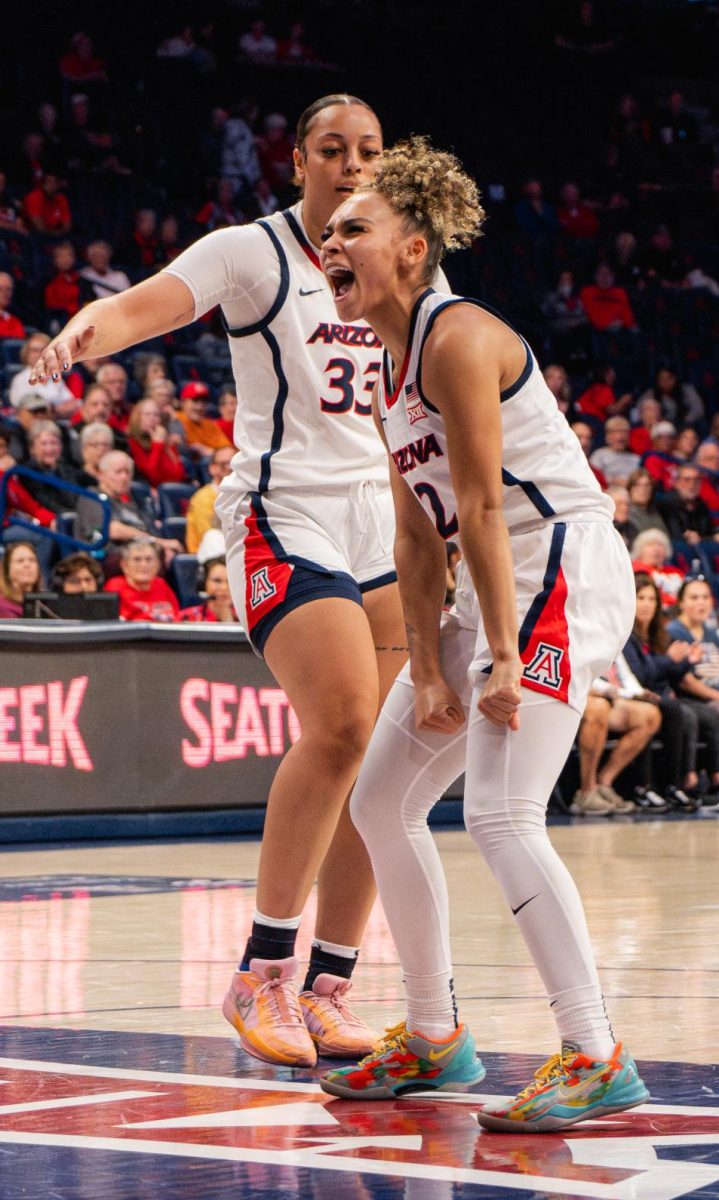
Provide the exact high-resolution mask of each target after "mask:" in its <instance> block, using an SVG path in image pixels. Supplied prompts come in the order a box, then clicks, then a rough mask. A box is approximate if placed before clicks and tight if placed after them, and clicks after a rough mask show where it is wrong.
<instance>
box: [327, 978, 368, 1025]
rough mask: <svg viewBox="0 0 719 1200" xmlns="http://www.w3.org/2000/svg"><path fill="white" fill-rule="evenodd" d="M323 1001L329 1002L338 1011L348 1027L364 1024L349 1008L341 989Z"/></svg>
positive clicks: (337, 989)
mask: <svg viewBox="0 0 719 1200" xmlns="http://www.w3.org/2000/svg"><path fill="white" fill-rule="evenodd" d="M322 999H323V1000H329V1002H330V1004H331V1005H332V1007H333V1008H336V1009H337V1011H338V1013H339V1014H340V1016H341V1017H343V1019H344V1020H345V1021H346V1022H347V1024H348V1025H361V1024H362V1022H361V1021H360V1019H359V1017H358V1016H356V1015H355V1013H353V1012H352V1009H351V1008H350V1007H349V1006H348V1004H347V1001H346V1000H345V998H344V992H343V991H341V990H340V988H338V987H337V988H335V990H334V991H333V992H330V994H329V996H323V997H322Z"/></svg>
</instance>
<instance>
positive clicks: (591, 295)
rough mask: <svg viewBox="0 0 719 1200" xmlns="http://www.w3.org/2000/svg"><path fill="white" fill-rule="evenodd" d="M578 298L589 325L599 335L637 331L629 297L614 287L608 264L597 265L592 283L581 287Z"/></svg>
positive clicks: (619, 288)
mask: <svg viewBox="0 0 719 1200" xmlns="http://www.w3.org/2000/svg"><path fill="white" fill-rule="evenodd" d="M579 296H580V299H581V301H582V304H583V305H584V311H585V312H586V314H587V317H588V319H589V323H590V325H591V326H592V328H594V329H596V330H598V331H599V332H600V333H604V332H613V331H615V330H619V329H631V330H636V329H637V321H636V317H635V316H634V313H633V312H632V306H631V304H630V303H629V296H628V295H627V293H626V291H625V289H624V288H623V287H617V286H616V284H615V281H614V272H613V271H612V268H611V267H610V266H609V263H605V262H603V263H599V265H598V267H597V269H596V271H595V273H594V283H593V284H589V285H587V287H583V288H582V290H581V292H580V293H579Z"/></svg>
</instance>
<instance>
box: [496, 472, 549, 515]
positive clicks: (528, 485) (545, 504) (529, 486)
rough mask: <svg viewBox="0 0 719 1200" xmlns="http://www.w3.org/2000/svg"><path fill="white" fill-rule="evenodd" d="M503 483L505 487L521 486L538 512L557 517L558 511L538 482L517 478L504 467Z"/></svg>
mask: <svg viewBox="0 0 719 1200" xmlns="http://www.w3.org/2000/svg"><path fill="white" fill-rule="evenodd" d="M502 483H503V484H504V485H505V487H520V488H521V489H522V491H523V492H524V494H525V496H526V497H527V499H528V500H529V502H530V504H533V505H534V507H535V508H536V510H537V512H538V513H539V514H540V515H541V516H543V517H556V515H557V514H556V512H555V511H554V509H553V508H552V506H551V504H550V503H549V501H548V500H547V499H546V497H545V496H543V495H542V493H541V492H540V490H539V488H538V487H537V485H536V483H532V481H531V479H517V477H516V475H512V474H510V472H509V471H507V470H506V469H505V468H504V467H502Z"/></svg>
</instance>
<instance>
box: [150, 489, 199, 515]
mask: <svg viewBox="0 0 719 1200" xmlns="http://www.w3.org/2000/svg"><path fill="white" fill-rule="evenodd" d="M196 490H197V489H196V487H195V485H194V484H192V483H161V484H160V486H159V487H158V489H157V501H158V504H159V506H160V520H161V521H167V520H168V519H169V518H170V517H185V516H186V515H187V506H188V504H189V503H190V500H191V499H192V497H193V496H194V494H195V492H196Z"/></svg>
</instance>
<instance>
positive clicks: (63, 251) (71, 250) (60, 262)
mask: <svg viewBox="0 0 719 1200" xmlns="http://www.w3.org/2000/svg"><path fill="white" fill-rule="evenodd" d="M52 260H53V263H54V264H55V271H56V274H55V275H53V277H52V279H51V280H50V282H49V283H48V284H47V286H46V288H45V306H46V308H57V309H60V310H61V311H62V312H64V313H67V316H68V319H69V318H70V317H74V316H75V313H76V312H79V310H80V276H79V274H78V272H77V271H76V270H75V247H74V246H73V244H72V242H58V244H57V245H56V246H53V249H52Z"/></svg>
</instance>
